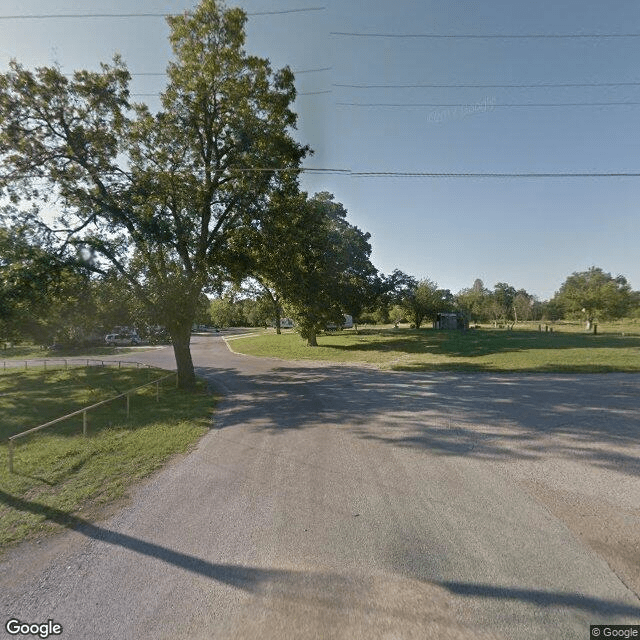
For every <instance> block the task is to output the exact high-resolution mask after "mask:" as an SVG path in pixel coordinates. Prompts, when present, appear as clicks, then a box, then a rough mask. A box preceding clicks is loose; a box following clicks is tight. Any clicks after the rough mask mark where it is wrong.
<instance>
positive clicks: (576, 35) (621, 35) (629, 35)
mask: <svg viewBox="0 0 640 640" xmlns="http://www.w3.org/2000/svg"><path fill="white" fill-rule="evenodd" d="M329 35H330V36H340V37H351V38H472V39H478V40H480V39H499V38H503V39H525V38H526V39H534V38H548V39H554V38H555V39H561V38H640V33H558V34H552V33H531V34H507V33H504V34H503V33H485V34H480V33H465V34H444V33H356V32H348V31H330V32H329Z"/></svg>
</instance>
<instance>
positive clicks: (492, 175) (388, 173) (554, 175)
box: [350, 171, 640, 178]
mask: <svg viewBox="0 0 640 640" xmlns="http://www.w3.org/2000/svg"><path fill="white" fill-rule="evenodd" d="M350 175H351V176H353V177H377V178H385V177H403V178H640V173H630V172H622V173H466V172H465V173H453V172H452V173H432V172H411V171H352V172H351V173H350Z"/></svg>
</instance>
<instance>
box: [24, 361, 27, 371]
mask: <svg viewBox="0 0 640 640" xmlns="http://www.w3.org/2000/svg"><path fill="white" fill-rule="evenodd" d="M24 370H25V371H26V370H27V361H26V360H25V361H24Z"/></svg>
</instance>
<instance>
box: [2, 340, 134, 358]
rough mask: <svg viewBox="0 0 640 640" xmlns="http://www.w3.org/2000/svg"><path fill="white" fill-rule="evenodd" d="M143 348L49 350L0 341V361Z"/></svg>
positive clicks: (115, 352) (67, 356)
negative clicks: (11, 344) (8, 344)
mask: <svg viewBox="0 0 640 640" xmlns="http://www.w3.org/2000/svg"><path fill="white" fill-rule="evenodd" d="M141 350H143V349H140V348H136V349H132V348H130V347H107V346H106V345H105V346H104V347H86V348H82V349H80V348H77V349H76V348H68V349H62V350H59V351H49V350H48V349H43V348H41V347H39V346H37V345H33V344H18V345H13V346H11V347H9V346H7V343H6V342H4V343H1V342H0V361H2V360H32V359H36V360H43V359H44V358H50V359H52V360H60V359H61V358H62V359H63V358H93V357H96V356H113V355H117V354H123V353H132V352H138V351H141Z"/></svg>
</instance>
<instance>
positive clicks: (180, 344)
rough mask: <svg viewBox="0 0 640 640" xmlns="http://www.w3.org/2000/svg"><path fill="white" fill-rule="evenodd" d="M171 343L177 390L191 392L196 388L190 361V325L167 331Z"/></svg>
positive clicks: (194, 375) (191, 361)
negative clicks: (174, 361)
mask: <svg viewBox="0 0 640 640" xmlns="http://www.w3.org/2000/svg"><path fill="white" fill-rule="evenodd" d="M169 333H170V334H171V341H172V342H173V353H174V355H175V358H176V368H177V369H178V388H179V389H184V390H185V391H192V390H193V389H195V386H196V374H195V371H194V369H193V360H192V359H191V349H190V347H189V343H190V342H191V323H189V324H188V325H184V326H179V327H172V328H170V329H169Z"/></svg>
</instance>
